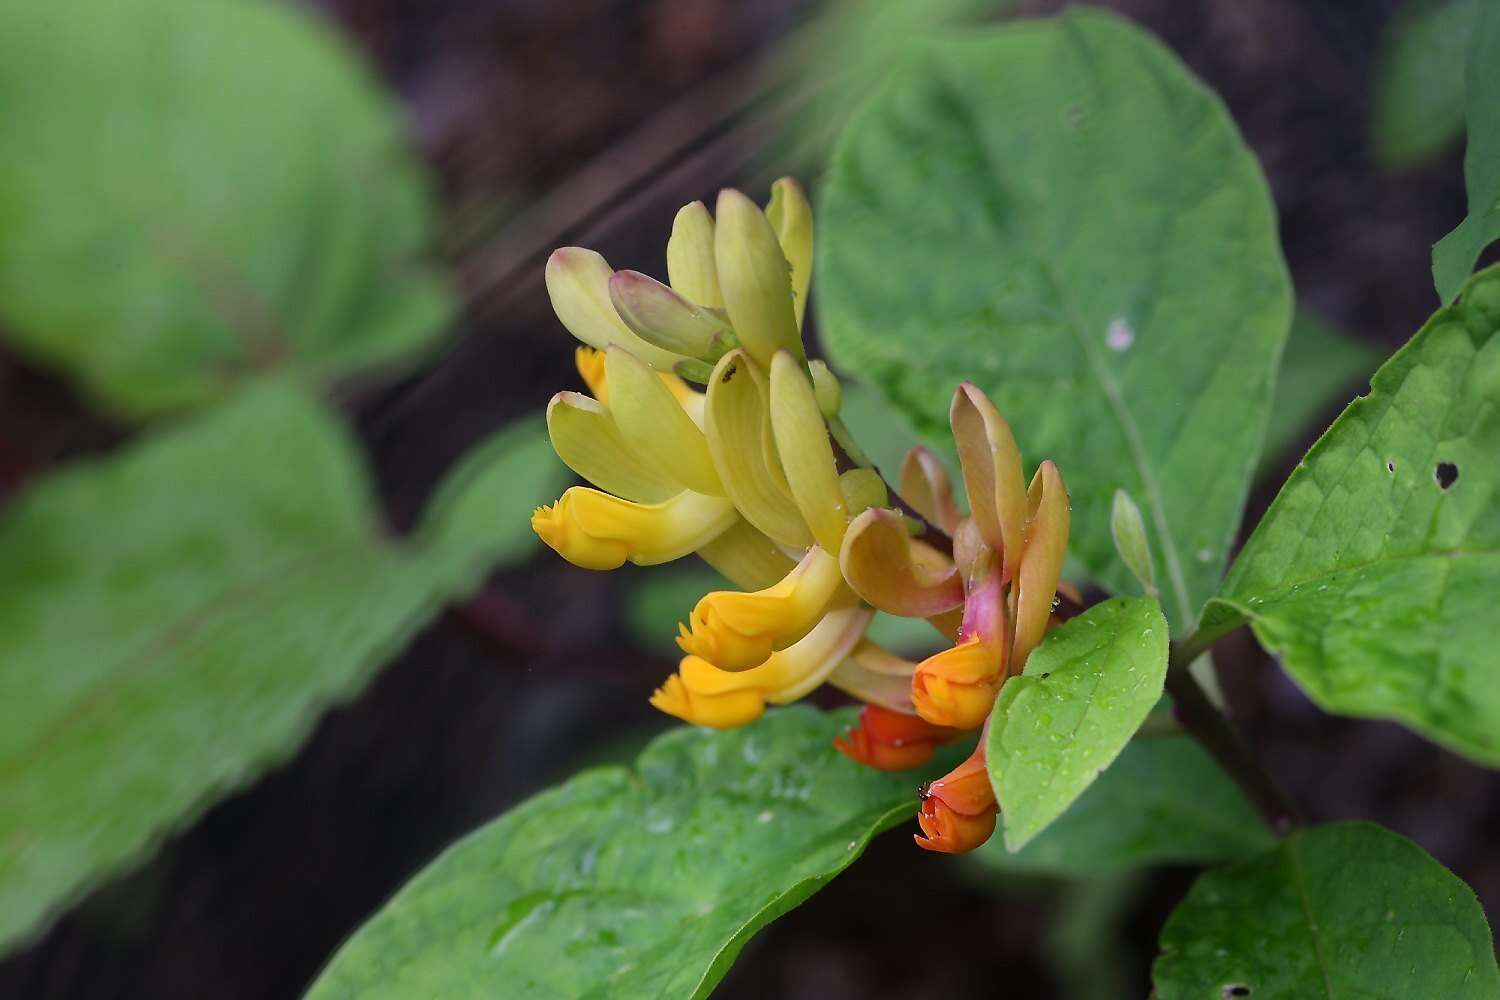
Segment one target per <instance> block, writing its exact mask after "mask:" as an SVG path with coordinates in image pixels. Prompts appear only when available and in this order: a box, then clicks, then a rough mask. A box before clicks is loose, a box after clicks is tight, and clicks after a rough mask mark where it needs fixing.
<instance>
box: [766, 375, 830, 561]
mask: <svg viewBox="0 0 1500 1000" xmlns="http://www.w3.org/2000/svg"><path fill="white" fill-rule="evenodd" d="M771 429H772V431H773V433H774V434H775V438H776V451H777V454H778V455H780V457H781V468H782V470H783V472H785V474H786V481H787V485H788V486H789V487H790V488H791V491H792V499H793V500H795V501H796V502H797V509H798V510H800V511H801V512H802V518H803V520H805V521H806V522H807V526H808V527H809V528H810V529H812V533H813V537H814V538H816V539H817V540H818V544H819V545H821V546H823V548H825V549H827V550H828V551H829V552H837V551H839V547H840V546H841V545H842V544H843V541H844V530H845V529H846V528H847V527H848V526H849V509H848V507H847V505H846V504H845V503H844V491H843V489H842V488H841V487H840V486H839V471H838V464H837V462H835V460H834V457H833V445H832V443H831V442H830V441H829V439H828V427H827V425H826V424H824V423H823V413H822V411H821V410H819V409H818V399H817V396H816V395H815V394H814V393H813V387H812V381H811V380H810V379H809V378H808V377H807V373H806V372H804V371H803V370H802V364H801V362H799V361H798V360H797V359H796V358H794V357H793V356H792V355H790V354H788V353H787V352H786V351H777V352H776V356H775V358H774V359H773V360H772V362H771Z"/></svg>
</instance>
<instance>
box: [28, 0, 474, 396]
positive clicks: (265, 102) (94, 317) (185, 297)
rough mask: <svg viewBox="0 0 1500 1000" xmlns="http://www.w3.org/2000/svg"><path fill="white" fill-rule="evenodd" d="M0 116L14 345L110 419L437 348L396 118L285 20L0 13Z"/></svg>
mask: <svg viewBox="0 0 1500 1000" xmlns="http://www.w3.org/2000/svg"><path fill="white" fill-rule="evenodd" d="M0 108H4V117H3V121H4V125H3V127H0V316H3V318H4V319H5V323H4V324H3V325H4V328H5V331H6V333H7V334H8V335H9V336H10V337H11V338H12V339H13V340H14V342H15V344H16V346H17V347H18V348H20V349H21V350H23V351H25V352H26V353H28V354H30V355H33V356H34V357H36V358H38V359H40V360H43V361H45V362H46V363H48V364H51V365H55V366H57V367H59V368H63V369H65V370H67V371H69V372H71V373H73V374H74V375H76V376H77V377H78V378H79V379H80V380H81V381H82V383H83V385H84V387H85V388H86V389H87V390H88V392H89V393H91V394H92V395H93V396H94V397H96V398H97V399H98V400H99V401H100V402H101V403H103V404H105V405H106V406H108V407H109V408H110V409H111V410H113V411H115V412H117V413H119V414H122V415H125V416H128V417H136V418H140V417H148V416H151V415H153V414H157V413H160V412H162V411H164V410H170V409H174V408H180V407H184V406H188V405H191V404H195V403H200V402H203V401H204V400H207V399H211V398H215V397H217V396H220V395H222V394H223V393H224V392H225V391H226V390H227V389H228V388H230V387H231V386H232V385H233V384H234V383H235V382H237V381H239V380H240V379H242V378H243V377H245V376H247V375H250V374H253V373H255V372H262V371H266V370H270V369H278V370H280V369H285V370H292V371H297V372H301V373H306V374H309V375H313V376H318V377H326V376H334V375H340V374H344V373H348V372H353V371H358V370H361V369H367V368H369V367H370V366H372V365H386V364H390V363H393V362H395V361H396V360H398V359H400V358H403V357H406V356H408V355H411V354H412V353H413V352H414V351H417V350H418V349H420V348H421V347H422V346H423V345H425V344H428V343H430V342H431V340H432V338H433V337H434V336H436V335H437V334H439V333H441V332H442V330H443V327H444V325H445V323H446V321H447V319H448V316H449V313H450V312H451V308H452V306H451V303H450V301H449V296H448V293H447V291H446V290H445V288H444V287H443V286H442V285H441V283H440V282H439V281H438V279H437V277H436V276H435V274H434V272H433V271H432V270H431V269H429V268H428V267H427V266H426V265H425V264H424V263H423V262H422V260H421V259H420V256H421V254H422V253H423V251H424V250H425V247H426V244H427V241H428V238H429V231H428V206H427V200H426V192H425V190H424V178H423V175H422V172H421V169H420V167H419V165H418V163H417V162H416V160H415V158H414V157H413V156H412V155H411V153H410V151H409V150H408V149H407V148H406V144H405V141H404V139H403V137H402V135H401V134H400V126H399V121H398V117H397V115H396V113H395V110H394V109H393V108H392V107H390V106H389V105H388V102H387V101H386V99H385V98H384V97H383V96H382V95H381V94H380V92H379V88H378V87H377V85H376V83H375V81H374V80H373V79H372V77H371V75H370V74H369V73H368V72H367V71H366V70H365V69H364V68H363V67H362V66H359V65H357V64H356V62H355V60H354V59H353V58H352V57H351V56H350V54H349V53H348V52H347V51H346V50H345V48H344V46H343V45H341V44H340V43H339V41H338V40H337V39H336V38H335V37H334V35H333V34H332V32H330V31H329V30H328V29H326V28H324V27H323V26H322V25H321V24H319V23H318V21H317V20H316V19H315V17H314V16H312V15H310V14H308V13H306V12H305V11H302V10H299V9H297V8H296V7H295V6H294V5H291V4H282V3H260V2H253V0H133V2H130V3H120V2H117V0H71V2H68V3H7V4H3V5H0Z"/></svg>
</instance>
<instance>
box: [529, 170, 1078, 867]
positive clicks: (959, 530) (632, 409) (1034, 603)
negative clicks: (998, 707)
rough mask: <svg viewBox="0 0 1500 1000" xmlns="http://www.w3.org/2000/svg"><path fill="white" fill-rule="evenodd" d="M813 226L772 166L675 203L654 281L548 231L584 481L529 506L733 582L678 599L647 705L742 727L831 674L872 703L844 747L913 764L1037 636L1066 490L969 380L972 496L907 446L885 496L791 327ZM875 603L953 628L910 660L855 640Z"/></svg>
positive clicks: (965, 463) (581, 557)
mask: <svg viewBox="0 0 1500 1000" xmlns="http://www.w3.org/2000/svg"><path fill="white" fill-rule="evenodd" d="M812 246H813V224H812V212H811V209H810V207H809V205H808V202H807V199H806V197H805V195H804V194H803V192H802V190H801V188H800V187H799V186H798V185H797V184H796V183H795V182H794V181H791V180H789V179H784V180H781V181H778V182H777V183H776V184H775V186H774V187H773V189H772V197H771V200H770V203H769V204H768V205H767V206H766V207H765V208H764V209H761V208H760V207H758V206H757V205H755V204H754V203H753V202H752V201H751V200H750V199H748V198H747V197H745V196H744V195H743V194H741V193H739V192H738V191H732V190H726V191H723V192H721V193H720V195H719V198H718V203H717V205H716V209H715V212H714V213H713V214H710V212H709V210H708V208H707V207H706V206H705V205H703V204H702V203H701V202H694V203H693V204H691V205H688V206H687V207H685V208H683V209H682V210H681V211H680V212H679V213H678V214H677V218H676V220H675V222H674V225H673V228H672V236H671V239H670V240H669V242H668V244H667V271H668V277H669V284H662V283H661V282H658V281H656V280H654V279H652V278H650V277H647V276H646V275H644V274H640V273H638V272H634V271H621V272H615V271H613V270H612V269H611V268H610V266H609V264H608V263H607V262H606V261H605V260H604V258H603V257H601V256H600V255H599V254H597V253H594V252H592V251H589V250H583V249H580V248H577V247H566V248H563V249H561V250H558V251H557V252H555V253H554V254H553V255H552V258H551V259H550V260H549V262H548V264H547V289H548V293H549V295H550V296H551V299H552V305H553V308H554V310H555V311H556V313H557V316H558V318H559V319H560V320H561V321H562V323H563V324H564V325H565V326H566V327H567V328H568V329H569V330H570V331H571V332H572V333H573V335H574V336H576V337H577V338H578V339H579V340H581V341H582V342H583V343H584V344H585V345H587V346H586V347H582V348H579V350H578V353H577V361H578V368H579V372H580V374H581V375H582V376H583V380H584V382H585V383H586V384H587V386H588V388H589V390H590V393H591V395H585V394H583V393H577V392H560V393H558V394H557V395H556V396H555V397H554V398H553V400H552V402H551V404H550V405H549V407H548V410H547V426H548V431H549V433H550V435H551V438H552V443H553V446H554V447H555V448H556V450H557V453H558V455H559V456H561V457H562V459H563V461H564V462H566V463H567V464H568V465H569V466H570V467H571V468H572V469H573V470H574V471H575V472H577V473H578V474H579V475H580V476H582V477H583V478H584V479H586V480H588V481H589V482H590V483H593V484H594V486H595V487H597V488H591V487H582V486H579V487H573V488H572V489H569V490H568V491H567V492H566V493H564V494H563V496H562V498H561V499H559V500H558V501H557V503H555V504H554V505H552V506H550V507H542V508H540V509H538V510H537V511H536V513H535V515H534V516H533V518H532V526H533V527H534V528H535V530H536V532H537V534H538V535H539V536H541V538H542V539H543V541H545V542H546V543H547V544H548V545H550V546H551V547H552V548H554V549H556V550H557V552H558V553H560V554H561V555H562V556H563V557H564V558H565V559H567V560H569V561H570V562H573V563H575V564H577V565H579V566H583V567H586V568H589V569H612V568H614V567H617V566H619V565H621V564H622V563H625V562H627V561H628V562H633V563H636V564H640V565H652V564H655V563H662V562H666V561H668V560H672V559H677V558H680V557H682V556H685V555H688V554H690V553H697V554H698V555H699V556H701V557H702V558H703V559H704V560H705V561H707V562H708V563H709V564H710V565H712V566H714V567H715V568H716V569H718V570H719V571H720V572H721V573H723V574H724V575H725V576H726V577H728V578H729V579H730V580H732V581H733V582H734V583H735V585H736V586H738V587H741V588H742V589H741V590H740V591H734V592H731V591H722V592H715V593H711V594H708V595H706V596H705V597H703V598H702V600H700V601H699V602H698V604H697V606H696V607H695V608H693V609H692V612H691V614H690V615H689V616H688V620H687V622H686V623H685V624H684V625H682V626H681V635H680V636H679V638H678V643H679V644H680V645H681V646H682V649H683V651H684V653H685V654H686V656H685V657H684V658H683V660H682V661H681V663H680V665H679V667H678V670H677V672H676V673H675V674H674V675H672V676H671V677H669V678H668V679H667V681H666V682H665V683H664V684H663V685H662V686H661V687H660V688H659V689H658V690H657V691H656V693H655V694H654V695H653V696H652V699H651V700H652V703H653V704H654V705H656V706H657V707H658V708H660V709H662V710H663V711H665V712H668V713H671V714H672V715H676V716H679V717H680V718H683V719H686V720H687V721H689V722H693V723H697V724H700V725H707V726H738V725H743V724H744V723H747V722H749V721H751V720H753V719H755V718H756V717H757V716H759V715H760V714H761V713H762V712H763V711H764V710H765V706H766V705H767V704H768V703H772V704H775V703H783V702H788V701H792V700H794V699H797V698H800V697H802V696H803V695H805V694H807V693H808V692H809V691H811V690H813V689H814V688H816V687H818V686H819V685H820V684H823V683H825V682H827V683H831V684H834V685H836V686H838V687H840V688H842V689H844V690H846V691H848V692H850V693H852V694H854V695H855V696H856V697H858V698H860V699H861V700H863V701H865V702H867V703H869V705H871V706H875V707H876V709H877V710H878V712H880V713H884V714H882V715H879V716H878V717H871V723H872V724H871V725H870V726H869V727H868V731H863V732H855V733H853V734H851V737H850V739H849V740H848V741H847V742H841V743H840V747H841V749H844V750H845V752H847V753H850V754H851V756H856V757H858V758H860V759H862V760H865V761H866V762H867V763H871V764H873V765H875V766H894V765H893V764H892V762H899V766H902V767H910V766H914V765H915V764H916V763H920V758H923V757H925V756H926V755H930V753H931V752H932V751H931V748H932V747H933V746H935V745H936V744H937V743H939V742H943V741H946V740H948V739H951V738H952V737H953V735H954V731H955V730H962V729H973V728H975V727H977V726H979V725H980V724H981V723H982V722H983V721H984V719H985V718H986V716H987V715H988V713H989V710H990V707H991V705H992V704H993V702H994V697H995V694H996V692H997V691H998V689H999V686H1000V684H1001V683H1002V682H1003V681H1004V679H1005V677H1006V676H1008V675H1010V674H1013V673H1016V672H1018V671H1019V669H1020V665H1021V664H1022V663H1024V661H1025V658H1026V655H1027V653H1029V652H1030V650H1031V649H1032V648H1033V647H1034V646H1035V645H1036V644H1037V642H1039V641H1040V639H1041V637H1042V634H1043V632H1044V630H1045V629H1046V627H1047V624H1048V620H1049V616H1050V612H1051V607H1052V602H1053V598H1054V594H1055V592H1056V590H1057V586H1058V580H1059V573H1060V571H1061V567H1062V561H1063V556H1064V553H1065V551H1066V548H1067V536H1068V519H1069V513H1068V499H1067V493H1066V491H1065V489H1064V486H1063V482H1062V479H1061V477H1060V476H1059V474H1058V472H1057V469H1056V468H1055V467H1054V466H1053V465H1052V463H1050V462H1043V463H1042V464H1041V466H1040V467H1039V468H1038V469H1037V471H1036V474H1035V476H1034V477H1033V478H1032V480H1031V484H1030V486H1029V488H1028V487H1027V485H1026V483H1025V480H1024V479H1023V478H1022V469H1021V460H1020V452H1019V450H1018V448H1017V447H1016V442H1015V439H1014V438H1013V437H1012V435H1011V432H1010V428H1009V427H1008V426H1007V425H1006V423H1005V421H1004V419H1003V418H1001V416H1000V414H999V412H998V411H997V410H996V409H995V407H994V405H993V404H992V403H991V402H990V401H989V399H988V398H986V397H985V395H984V394H983V393H982V392H981V391H980V390H979V389H978V388H976V387H975V386H973V385H970V384H968V383H965V384H963V385H961V386H959V388H958V390H957V392H956V393H955V395H954V398H953V405H952V410H951V414H950V417H951V423H952V427H953V434H954V439H955V442H956V444H957V446H958V454H959V460H960V463H961V465H962V468H963V486H964V493H965V494H966V496H967V499H968V506H969V514H967V515H964V514H963V513H961V512H960V511H959V509H958V508H957V506H956V505H955V502H954V497H953V493H954V491H953V487H952V484H951V483H950V482H949V480H948V477H947V473H946V472H945V471H944V469H943V467H942V464H941V463H940V462H939V461H938V460H937V459H936V457H935V456H933V455H932V454H931V453H930V452H928V451H927V450H926V449H923V448H916V449H913V450H912V452H911V453H910V454H909V455H908V456H907V459H906V461H905V462H904V463H903V465H902V468H901V474H900V480H899V492H900V495H901V496H902V497H903V498H904V503H901V502H897V503H895V504H893V503H892V500H891V497H890V495H889V493H888V490H887V488H886V486H885V484H884V481H883V480H882V479H881V478H880V477H879V475H878V473H876V472H875V471H874V470H873V469H872V468H869V467H868V466H866V465H862V464H861V463H860V462H859V461H856V460H855V459H857V458H858V457H859V455H860V453H859V451H858V449H857V447H856V446H854V445H853V443H852V441H850V440H849V439H848V436H847V431H845V429H844V428H843V425H842V423H841V422H840V421H839V418H838V405H839V401H838V397H839V393H838V383H837V381H836V380H835V379H834V378H833V376H832V374H831V373H830V372H828V370H827V368H826V367H824V366H823V365H822V364H821V363H820V362H816V361H814V362H811V363H809V361H808V360H807V357H806V354H805V352H804V349H803V343H802V334H801V327H802V320H803V314H804V312H805V309H806V303H807V290H808V284H809V280H810V277H811V269H812ZM689 382H695V383H698V384H700V385H703V386H704V387H705V388H704V389H703V390H702V391H699V390H696V389H694V388H693V387H692V386H691V385H689ZM851 455H852V456H855V458H851V457H850V456H851ZM913 515H920V519H919V518H918V517H915V516H913ZM921 519H925V522H926V523H925V524H924V523H922V520H921ZM876 609H879V610H881V611H886V612H889V613H892V614H897V615H904V616H908V617H920V618H926V619H928V620H929V621H931V622H932V623H933V624H934V626H935V627H937V628H938V629H939V631H941V632H943V633H944V634H945V635H947V636H949V637H950V638H952V639H953V640H954V645H953V646H952V647H951V648H949V649H947V650H945V651H943V652H941V653H938V654H936V655H935V656H932V657H929V658H928V659H927V660H924V661H923V662H921V663H912V662H910V661H906V660H903V659H901V658H900V657H897V656H895V655H893V654H891V653H889V652H887V651H885V650H883V649H880V648H879V647H877V646H875V645H874V644H873V643H871V642H869V641H868V640H866V639H865V638H864V632H865V628H866V626H867V625H868V624H869V622H870V619H871V617H872V616H873V614H874V613H875V610H876ZM918 717H919V718H918ZM903 719H904V720H905V721H902V720H903ZM944 849H947V848H944Z"/></svg>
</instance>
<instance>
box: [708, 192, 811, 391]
mask: <svg viewBox="0 0 1500 1000" xmlns="http://www.w3.org/2000/svg"><path fill="white" fill-rule="evenodd" d="M716 214H717V216H718V218H717V220H716V221H715V225H714V259H715V261H716V262H717V264H718V271H719V290H720V292H721V293H722V294H723V296H724V308H725V309H726V310H727V311H728V312H729V322H730V323H731V324H732V325H733V326H734V332H735V335H736V336H737V337H739V338H740V343H742V344H744V345H745V349H746V350H748V351H749V352H750V356H751V357H752V358H754V359H755V360H756V361H758V362H760V363H761V364H763V365H769V364H770V363H771V356H772V355H773V354H775V353H776V352H777V351H789V352H791V353H792V354H793V355H794V356H795V357H796V358H797V359H799V360H800V359H801V358H802V357H803V356H804V354H803V350H802V334H801V333H800V332H799V331H798V329H797V314H796V310H795V308H794V307H793V304H792V284H791V272H790V269H789V266H788V264H787V260H786V256H785V255H784V254H783V253H782V252H781V244H780V243H778V242H777V241H776V231H775V230H774V229H772V228H771V223H770V221H769V220H768V219H767V218H766V216H765V213H764V212H762V211H761V210H760V208H758V207H757V206H756V204H755V203H754V202H753V201H751V200H750V199H749V198H746V197H745V196H744V195H742V194H740V193H739V192H738V191H735V190H732V189H729V188H726V189H725V190H723V191H720V192H719V203H718V210H717V213H716Z"/></svg>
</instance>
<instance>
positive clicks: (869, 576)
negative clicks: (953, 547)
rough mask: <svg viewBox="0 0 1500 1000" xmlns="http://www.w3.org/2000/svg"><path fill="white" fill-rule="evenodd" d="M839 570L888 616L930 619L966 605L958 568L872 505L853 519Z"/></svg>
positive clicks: (889, 512)
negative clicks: (932, 616)
mask: <svg viewBox="0 0 1500 1000" xmlns="http://www.w3.org/2000/svg"><path fill="white" fill-rule="evenodd" d="M839 566H840V567H841V568H842V570H843V573H844V579H846V580H848V581H849V586H851V587H853V588H854V592H855V593H857V594H858V595H859V596H860V597H862V598H864V599H865V600H866V601H868V602H870V603H871V604H873V605H874V606H875V607H877V608H879V609H880V610H881V611H885V612H887V613H889V614H893V615H901V616H902V617H905V618H927V617H929V616H931V615H937V614H941V613H943V612H945V611H951V610H952V609H954V608H956V607H958V606H959V605H961V604H963V600H964V587H963V580H962V579H961V578H960V577H959V575H958V567H957V566H955V565H954V564H953V561H952V560H950V559H948V558H946V557H945V556H943V555H942V553H940V552H938V551H937V550H936V549H933V548H931V547H930V546H928V545H925V544H923V543H921V542H919V541H916V540H915V539H913V538H912V537H911V533H910V532H909V531H907V529H906V521H905V519H904V518H902V516H901V515H900V514H898V513H896V512H895V511H893V510H887V509H885V508H882V507H872V508H870V509H869V510H867V511H865V512H864V513H863V514H861V515H859V516H858V517H856V518H855V519H854V521H853V522H852V523H851V524H850V525H849V530H848V532H847V533H846V534H845V535H844V544H843V547H842V548H841V549H840V550H839Z"/></svg>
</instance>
